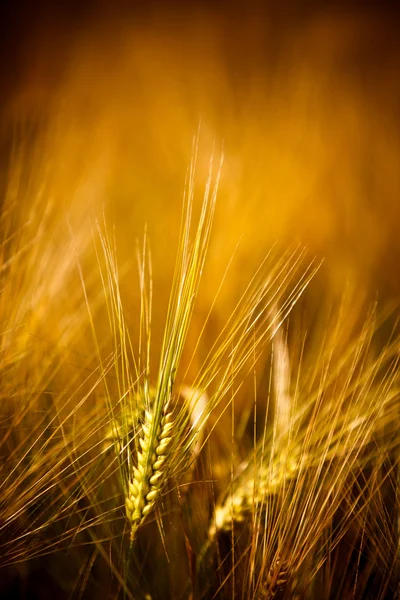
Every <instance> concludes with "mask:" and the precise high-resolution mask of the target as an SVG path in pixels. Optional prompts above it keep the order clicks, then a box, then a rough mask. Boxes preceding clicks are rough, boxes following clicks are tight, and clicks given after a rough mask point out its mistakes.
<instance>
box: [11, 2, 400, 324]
mask: <svg viewBox="0 0 400 600" xmlns="http://www.w3.org/2000/svg"><path fill="white" fill-rule="evenodd" d="M11 15H12V18H11ZM395 22H396V19H395V13H393V12H391V10H390V5H389V4H388V5H385V4H382V3H381V4H380V5H378V4H377V5H376V9H375V10H372V9H370V10H367V9H366V7H364V6H363V4H361V3H360V4H357V3H353V4H349V3H347V4H335V5H333V4H332V6H329V4H326V5H322V4H320V3H309V4H307V3H306V4H304V3H302V4H300V3H297V2H292V3H289V4H285V7H283V6H281V5H280V4H279V3H277V2H275V3H274V2H260V3H242V4H240V3H233V4H232V3H223V2H219V3H211V2H210V3H206V2H203V3H193V4H187V5H186V6H184V7H183V6H180V5H179V4H175V5H172V4H171V3H169V4H163V3H162V2H158V3H154V2H153V3H149V4H146V5H145V6H144V7H142V9H139V8H137V7H135V6H133V5H131V4H130V3H118V4H113V5H112V7H111V6H108V5H107V4H106V3H102V2H100V3H95V4H90V3H83V4H81V3H71V2H69V3H57V4H56V5H55V6H50V5H46V4H42V5H40V6H39V5H38V6H36V7H33V6H31V7H28V8H26V9H25V12H24V11H22V10H20V9H19V8H18V7H17V8H15V7H14V8H13V9H12V10H11V9H10V23H13V26H14V28H15V34H13V29H12V27H9V31H8V36H6V39H3V41H2V56H3V61H2V62H3V67H2V72H3V80H4V86H3V95H2V100H3V101H2V124H3V129H2V140H3V144H2V147H3V155H4V156H7V151H8V148H9V147H10V140H11V139H15V137H17V138H18V136H19V137H20V138H21V139H28V140H29V144H28V145H29V147H30V148H32V153H31V155H32V156H35V157H36V158H34V159H32V161H31V163H30V165H29V166H28V167H26V168H28V169H29V170H30V173H29V181H30V184H29V186H32V181H31V180H32V177H33V178H34V179H35V178H36V180H37V181H36V185H41V184H43V179H44V178H45V179H46V186H47V192H46V193H48V195H49V197H50V196H51V197H52V199H53V201H55V202H57V203H59V204H60V207H61V206H62V207H63V210H64V209H66V210H67V212H71V211H72V212H73V210H75V209H74V207H79V210H78V213H77V214H79V219H80V220H81V221H82V220H84V219H86V220H87V221H88V222H89V221H91V222H92V221H93V218H94V215H97V216H99V215H101V212H102V209H103V205H104V206H105V207H106V208H105V210H106V214H107V222H108V223H109V224H114V223H115V227H116V238H117V247H118V254H119V260H120V264H121V265H123V264H125V263H126V262H129V261H133V264H134V261H135V240H136V238H138V239H140V238H141V237H142V235H143V231H144V227H145V223H147V227H148V235H149V239H150V246H151V251H152V259H153V276H154V289H155V295H156V298H157V299H156V301H155V302H154V319H155V324H156V327H155V330H156V331H157V323H158V322H159V323H160V324H161V322H162V319H163V315H164V312H165V306H166V301H165V302H160V301H159V299H160V297H161V296H162V297H163V298H166V297H167V294H168V293H169V288H170V281H171V276H172V272H173V263H174V256H175V248H176V243H177V239H178V234H179V226H178V224H179V219H180V212H181V202H182V194H183V188H184V181H185V173H186V171H187V168H188V165H189V163H190V157H191V152H192V145H193V137H194V136H195V135H196V133H197V132H198V131H199V132H200V133H199V156H198V161H197V178H198V191H197V193H198V196H199V198H200V197H201V194H202V193H203V189H204V185H205V181H206V177H207V171H208V166H209V159H210V155H211V153H212V151H213V148H215V157H216V162H218V160H219V156H220V153H221V152H222V151H223V154H224V166H223V170H222V177H221V184H220V192H219V201H218V208H217V215H216V222H215V227H214V233H213V238H212V244H211V248H210V254H209V262H208V267H207V272H206V274H205V282H204V285H203V287H202V291H201V295H200V299H199V307H198V310H199V311H200V312H202V311H203V312H204V313H205V314H206V313H207V312H208V308H209V306H210V303H211V302H212V300H213V298H214V294H215V290H216V287H217V285H218V282H219V281H220V279H221V277H222V275H223V272H224V269H225V267H226V265H227V263H228V261H229V259H230V257H231V256H232V254H233V252H234V250H235V247H236V244H237V242H238V240H240V245H239V249H238V250H237V252H236V258H235V261H234V263H233V266H232V268H231V274H230V276H229V285H227V286H226V287H225V288H224V290H225V291H223V292H222V293H221V295H220V297H219V300H218V301H217V307H216V308H217V311H218V310H224V307H225V306H226V303H227V302H228V303H229V302H230V299H231V298H233V299H234V298H237V295H238V292H239V290H240V289H242V287H243V285H244V284H245V282H247V281H248V279H249V277H250V276H251V274H252V273H253V271H254V269H255V268H256V266H257V265H258V263H259V261H260V259H261V258H262V257H263V256H264V255H265V253H266V252H267V251H268V249H269V248H270V247H271V245H272V244H274V243H275V242H278V243H279V244H280V245H281V246H283V247H286V246H287V245H289V244H292V243H293V242H294V241H297V242H299V243H302V244H305V245H306V246H307V247H308V248H309V251H310V256H317V257H318V258H319V259H320V258H323V259H324V267H323V269H322V275H321V276H320V280H321V282H322V283H321V285H322V286H323V287H324V288H325V289H327V290H328V292H329V293H330V294H331V296H334V295H340V294H341V293H342V291H343V289H344V287H345V286H346V284H347V283H348V282H351V285H352V286H353V287H355V288H356V289H357V288H358V290H359V292H360V294H361V295H364V294H367V295H370V297H374V295H375V294H376V293H377V292H378V293H379V297H380V298H383V299H385V300H386V299H393V298H394V299H396V298H397V295H398V292H399V279H398V276H397V264H398V260H399V258H400V243H399V241H398V235H397V233H398V219H399V191H400V169H399V156H400V152H399V151H400V138H399V136H400V128H399V119H400V113H399V99H400V94H399V91H400V90H399V78H398V73H399V42H398V40H397V39H396V25H395ZM6 27H7V25H5V24H4V23H3V28H6ZM13 36H14V37H13ZM15 132H17V136H16V134H15ZM35 161H36V162H35ZM37 163H40V164H41V165H42V167H41V168H39V167H37V166H36V165H37ZM4 165H5V166H4ZM8 168H9V164H8V166H7V162H6V161H3V169H2V173H3V178H2V179H3V185H4V182H5V181H6V177H7V176H8V175H7V169H8ZM11 169H12V167H11ZM43 170H44V171H46V174H45V175H44V174H43ZM4 176H5V177H4ZM25 193H27V190H26V191H25ZM29 193H32V187H29V191H28V194H29ZM136 278H137V277H136V273H135V269H134V268H133V269H130V270H128V275H127V276H126V277H125V278H124V279H123V282H122V286H123V289H124V288H126V289H125V292H126V294H129V293H132V292H131V291H130V290H132V285H133V281H134V285H135V286H136ZM232 302H233V300H232ZM128 309H129V306H128ZM158 312H159V313H160V314H158Z"/></svg>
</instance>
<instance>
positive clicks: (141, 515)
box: [125, 405, 174, 539]
mask: <svg viewBox="0 0 400 600" xmlns="http://www.w3.org/2000/svg"><path fill="white" fill-rule="evenodd" d="M168 408H169V407H168V405H167V406H166V407H165V408H164V413H163V416H162V418H161V423H160V425H159V428H158V432H157V434H156V435H155V437H154V439H153V440H152V439H151V431H152V424H153V414H152V413H151V412H148V411H146V415H145V420H144V423H143V425H142V428H143V436H142V437H141V438H140V446H141V451H139V452H138V463H137V467H134V468H133V478H132V481H129V484H128V487H129V495H128V496H127V498H126V500H125V506H126V514H127V518H128V520H129V522H130V524H131V539H133V538H134V536H135V533H136V530H137V528H138V527H139V526H140V525H141V524H142V523H143V521H144V520H145V518H146V516H147V515H149V514H150V513H151V512H152V510H153V508H154V505H155V503H156V501H157V499H158V497H159V495H160V493H161V484H162V481H163V480H165V478H166V474H165V470H166V468H167V467H168V464H167V458H168V450H169V447H170V445H171V442H172V432H173V428H174V421H173V415H172V413H171V412H168ZM149 458H150V460H149Z"/></svg>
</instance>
